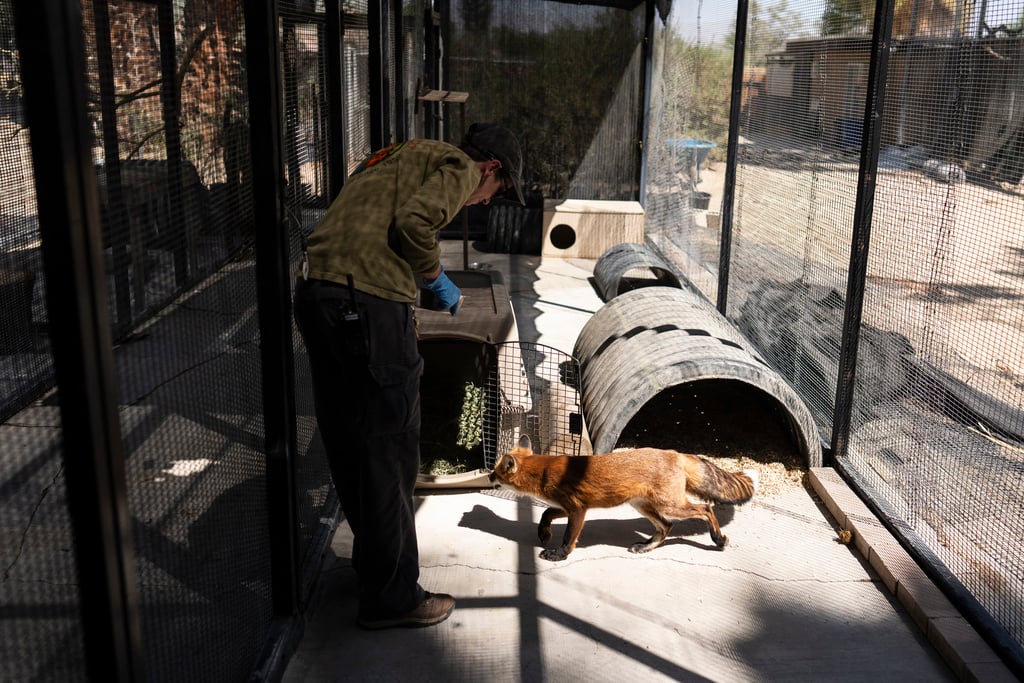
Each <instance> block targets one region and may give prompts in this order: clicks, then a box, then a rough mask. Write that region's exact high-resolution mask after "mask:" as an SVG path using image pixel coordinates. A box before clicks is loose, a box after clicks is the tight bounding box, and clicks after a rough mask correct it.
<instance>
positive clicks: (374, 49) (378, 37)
mask: <svg viewBox="0 0 1024 683" xmlns="http://www.w3.org/2000/svg"><path fill="white" fill-rule="evenodd" d="M387 21H388V3H387V2H383V1H379V2H371V3H370V4H369V9H368V11H367V22H368V24H369V26H368V27H367V28H368V30H369V34H370V35H369V37H370V149H382V148H384V147H387V146H388V145H390V144H391V142H392V140H391V126H390V125H388V122H389V121H390V115H391V110H390V108H389V106H388V93H389V92H390V90H391V65H390V64H389V63H388V53H387V43H386V41H385V39H384V38H385V36H386V35H387Z"/></svg>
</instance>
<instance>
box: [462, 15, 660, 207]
mask: <svg viewBox="0 0 1024 683" xmlns="http://www.w3.org/2000/svg"><path fill="white" fill-rule="evenodd" d="M450 32H451V37H450V46H449V50H448V59H447V64H448V81H447V85H446V87H447V88H448V89H451V90H456V91H462V92H468V93H469V100H468V102H467V104H466V109H467V114H466V118H467V121H468V122H473V121H491V122H495V123H501V124H503V125H505V126H507V127H508V128H509V129H510V130H512V131H513V132H514V133H516V134H517V136H518V137H519V141H520V143H521V145H522V149H523V159H524V169H523V180H524V182H525V183H526V185H527V187H528V188H534V187H536V188H537V191H538V192H539V193H541V194H542V195H543V196H544V197H551V198H575V199H616V200H623V199H624V200H630V199H637V187H638V182H639V159H640V144H639V140H640V128H639V123H638V122H639V116H640V111H641V110H640V106H639V103H640V96H641V89H640V88H641V84H642V82H643V70H642V67H641V64H642V60H641V59H640V54H641V51H642V47H641V46H642V39H643V33H644V9H643V7H642V6H641V7H640V8H638V9H636V10H632V11H626V10H620V9H613V8H601V7H592V6H586V5H573V4H567V3H560V2H544V1H543V0H527V1H523V2H500V3H499V2H495V3H490V2H461V3H452V10H451V26H450ZM453 115H454V112H450V113H449V114H448V116H449V119H451V117H452V116H453ZM461 132H462V131H461V127H458V126H456V127H449V133H448V139H451V140H453V141H456V142H457V141H458V140H459V139H460V138H461Z"/></svg>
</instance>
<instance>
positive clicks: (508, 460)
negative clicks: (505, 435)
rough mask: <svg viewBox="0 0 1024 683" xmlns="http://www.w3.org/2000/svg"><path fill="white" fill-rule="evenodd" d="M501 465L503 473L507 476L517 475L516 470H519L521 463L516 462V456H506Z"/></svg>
mask: <svg viewBox="0 0 1024 683" xmlns="http://www.w3.org/2000/svg"><path fill="white" fill-rule="evenodd" d="M499 465H501V473H502V474H506V475H508V474H515V473H516V470H518V469H519V461H518V460H516V458H515V456H514V455H506V456H505V457H504V458H502V459H501V462H500V463H499Z"/></svg>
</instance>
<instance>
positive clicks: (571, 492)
mask: <svg viewBox="0 0 1024 683" xmlns="http://www.w3.org/2000/svg"><path fill="white" fill-rule="evenodd" d="M756 475H757V473H756V472H755V471H753V470H745V471H744V472H743V474H736V473H733V472H728V471H726V470H724V469H722V468H721V467H719V466H717V465H715V464H714V463H712V462H710V461H709V460H707V459H705V458H704V457H702V456H699V455H691V454H688V453H678V452H676V451H670V450H661V449H657V448H636V449H633V450H625V451H616V452H613V453H607V454H604V455H576V456H567V455H534V454H533V450H532V448H531V446H530V443H529V439H528V438H523V439H521V440H520V444H519V446H518V447H516V448H514V449H512V450H511V451H510V452H509V453H506V454H505V455H503V456H501V459H499V460H498V462H497V464H496V465H495V466H494V470H493V471H492V472H491V474H490V477H489V479H490V481H491V483H492V484H495V487H496V488H509V489H512V490H514V491H517V492H519V493H521V494H527V495H530V496H533V497H534V498H536V499H538V500H540V501H542V502H545V503H547V504H548V505H550V506H551V507H549V508H548V509H547V510H545V511H544V514H543V515H542V516H541V519H540V524H539V525H538V526H537V535H538V536H539V537H540V542H541V543H542V544H547V542H548V541H550V540H551V522H552V521H553V520H555V519H558V518H560V517H568V518H569V519H568V525H567V526H566V529H565V536H563V537H562V545H561V546H559V547H557V548H548V549H545V550H544V551H543V552H541V554H540V556H541V557H542V558H543V559H545V560H552V561H557V560H564V559H565V558H566V557H568V556H569V553H571V552H572V551H573V549H574V548H575V547H576V541H577V539H578V538H579V536H580V531H582V530H583V521H584V517H585V516H586V514H587V510H588V509H590V508H610V507H615V506H618V505H622V504H624V503H629V504H630V505H632V506H633V507H634V508H636V510H637V512H639V513H640V514H642V515H643V516H644V517H646V518H647V519H649V520H651V523H652V524H654V535H653V536H651V538H649V539H647V540H646V541H643V542H640V543H634V544H633V545H632V546H630V548H629V551H630V552H633V553H646V552H649V551H651V550H654V549H655V548H657V547H658V546H659V545H661V544H662V543H664V541H665V538H666V537H667V536H668V533H669V531H671V530H672V523H673V522H674V521H679V520H683V519H688V518H691V517H698V518H701V519H704V520H705V521H707V523H708V526H709V527H710V529H711V539H712V540H713V541H714V542H715V545H717V546H718V547H719V548H722V547H724V546H725V545H726V543H728V542H729V539H728V538H726V537H725V535H723V534H722V530H721V529H720V528H719V526H718V519H717V518H716V517H715V512H714V509H713V507H712V503H745V502H747V501H748V500H750V499H751V497H753V495H754V486H755V479H756ZM688 491H691V492H693V493H694V494H696V495H698V496H700V497H702V498H704V499H706V500H709V501H712V503H699V504H698V503H691V502H690V500H689V498H688V497H687V492H688Z"/></svg>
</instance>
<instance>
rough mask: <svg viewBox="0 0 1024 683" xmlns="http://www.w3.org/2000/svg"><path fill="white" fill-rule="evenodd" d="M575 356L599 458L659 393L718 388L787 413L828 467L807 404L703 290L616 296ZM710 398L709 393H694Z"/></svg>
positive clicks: (812, 461)
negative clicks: (683, 388)
mask: <svg viewBox="0 0 1024 683" xmlns="http://www.w3.org/2000/svg"><path fill="white" fill-rule="evenodd" d="M573 355H574V356H575V357H576V358H577V359H578V360H579V363H580V389H581V391H580V394H581V404H582V410H583V415H584V418H585V420H586V424H587V428H588V430H589V436H590V439H591V442H592V443H593V448H594V452H595V453H606V452H609V451H611V450H613V449H614V448H615V447H616V446H617V444H618V442H619V438H620V436H621V435H622V433H623V430H624V429H625V428H626V427H627V425H628V424H629V423H630V422H631V420H633V418H634V417H636V416H638V415H639V414H640V413H641V412H642V411H643V410H644V409H645V406H647V405H648V404H649V403H651V402H652V401H653V400H654V399H655V398H656V397H658V396H659V394H662V393H663V392H668V391H669V390H672V389H674V388H677V387H681V386H686V385H692V387H693V388H697V389H704V388H706V387H703V386H702V385H708V384H713V385H714V386H715V390H716V391H717V392H719V393H721V392H722V391H725V392H727V394H728V395H734V396H735V399H736V401H748V402H749V404H750V405H751V406H759V407H757V408H752V409H754V410H772V409H774V410H776V411H777V412H779V413H781V414H782V415H783V416H784V418H785V422H786V423H787V425H788V427H789V430H790V434H791V436H792V439H793V442H794V445H795V446H796V447H797V449H798V450H799V451H800V452H801V453H802V454H803V456H804V458H805V459H806V462H807V465H808V466H811V467H817V466H820V465H821V462H822V456H821V441H820V437H819V435H818V430H817V427H816V425H815V423H814V419H813V417H812V416H811V413H810V411H809V410H808V408H807V406H806V404H805V403H804V402H803V400H802V399H801V398H800V397H799V396H798V395H797V394H796V392H795V391H793V389H792V388H791V387H790V386H789V384H788V383H787V382H786V381H785V380H784V379H783V378H782V377H781V376H780V375H779V374H778V373H777V372H775V370H773V369H772V368H771V367H770V366H768V364H767V363H766V362H765V361H764V360H763V359H762V358H761V357H760V356H759V355H758V353H757V351H756V350H755V349H754V348H753V346H751V345H750V344H749V342H747V340H746V339H745V338H744V337H743V336H742V335H741V334H740V333H739V332H738V331H737V330H736V329H735V328H733V326H732V325H731V324H730V323H729V322H728V320H726V319H725V318H724V317H723V316H722V315H721V314H720V313H719V312H718V311H717V310H716V309H715V308H714V307H713V306H712V305H711V303H710V302H708V301H707V299H705V298H704V297H703V296H701V295H700V294H699V293H697V292H695V291H691V290H690V289H688V288H685V287H684V288H675V287H644V288H641V289H634V290H632V291H628V292H625V293H624V294H621V295H619V296H617V297H615V298H614V299H612V300H611V301H609V302H608V303H607V304H605V305H604V306H603V307H601V308H600V309H599V310H598V311H597V312H596V313H595V314H594V315H593V317H591V319H590V320H589V321H588V322H587V324H586V325H585V326H584V327H583V329H582V330H581V332H580V335H579V337H578V338H577V340H576V345H575V348H574V351H573ZM702 394H704V395H706V394H707V392H705V391H697V392H696V393H695V394H694V395H698V396H699V395H702ZM765 396H767V397H769V398H770V400H768V401H767V402H766V401H764V400H763V399H764V397H765ZM726 400H728V396H727V399H726ZM737 428H739V425H738V426H737ZM665 429H671V426H665Z"/></svg>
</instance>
